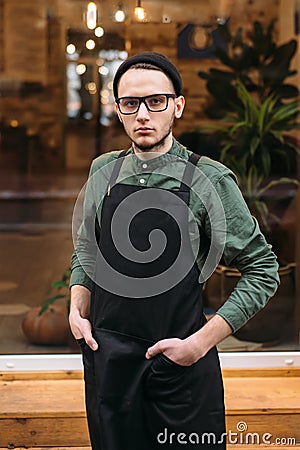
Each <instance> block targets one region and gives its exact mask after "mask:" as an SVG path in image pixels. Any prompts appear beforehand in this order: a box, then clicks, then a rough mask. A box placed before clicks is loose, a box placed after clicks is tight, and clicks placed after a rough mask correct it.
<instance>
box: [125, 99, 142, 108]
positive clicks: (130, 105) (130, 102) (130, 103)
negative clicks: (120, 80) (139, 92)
mask: <svg viewBox="0 0 300 450" xmlns="http://www.w3.org/2000/svg"><path fill="white" fill-rule="evenodd" d="M138 103H139V102H138V100H132V99H131V100H125V101H124V102H123V105H124V106H126V107H127V108H135V107H136V106H137V105H138Z"/></svg>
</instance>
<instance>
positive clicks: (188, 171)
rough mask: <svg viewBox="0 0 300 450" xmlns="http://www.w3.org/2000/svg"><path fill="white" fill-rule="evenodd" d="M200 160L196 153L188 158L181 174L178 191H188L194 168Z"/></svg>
mask: <svg viewBox="0 0 300 450" xmlns="http://www.w3.org/2000/svg"><path fill="white" fill-rule="evenodd" d="M200 158H201V156H200V155H197V154H196V153H192V154H191V156H190V157H189V159H188V162H187V164H186V166H185V169H184V172H183V177H182V180H181V185H180V191H186V192H187V191H189V190H190V187H191V184H192V179H193V175H194V173H195V169H196V166H197V164H198V161H199V160H200Z"/></svg>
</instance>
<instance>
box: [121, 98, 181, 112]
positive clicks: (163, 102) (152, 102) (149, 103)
mask: <svg viewBox="0 0 300 450" xmlns="http://www.w3.org/2000/svg"><path fill="white" fill-rule="evenodd" d="M176 97H177V95H175V94H154V95H146V96H145V97H120V98H117V99H116V103H117V105H118V107H119V111H120V113H121V114H127V115H128V114H135V113H137V112H138V110H139V108H140V106H141V103H144V105H145V106H146V108H147V110H148V111H150V112H161V111H165V110H166V109H167V107H168V104H169V98H176Z"/></svg>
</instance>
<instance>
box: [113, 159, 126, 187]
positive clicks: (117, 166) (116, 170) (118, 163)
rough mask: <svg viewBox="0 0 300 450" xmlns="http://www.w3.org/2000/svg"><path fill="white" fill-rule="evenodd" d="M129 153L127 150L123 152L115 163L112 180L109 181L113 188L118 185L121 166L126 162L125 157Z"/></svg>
mask: <svg viewBox="0 0 300 450" xmlns="http://www.w3.org/2000/svg"><path fill="white" fill-rule="evenodd" d="M126 153H127V150H123V151H122V152H121V153H120V154H119V155H118V158H117V160H116V162H115V165H114V168H113V170H112V173H111V176H110V180H109V186H110V187H112V186H114V185H115V184H116V181H117V178H118V175H119V172H120V169H121V166H122V164H123V161H124V157H125V155H126Z"/></svg>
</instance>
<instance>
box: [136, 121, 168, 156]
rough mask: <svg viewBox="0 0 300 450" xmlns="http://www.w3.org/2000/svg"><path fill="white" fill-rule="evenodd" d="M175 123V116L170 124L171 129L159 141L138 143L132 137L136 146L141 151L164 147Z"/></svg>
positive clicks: (156, 149) (153, 150)
mask: <svg viewBox="0 0 300 450" xmlns="http://www.w3.org/2000/svg"><path fill="white" fill-rule="evenodd" d="M173 123H174V117H173V118H172V121H171V123H170V125H169V129H168V131H167V132H166V133H165V134H164V136H163V137H162V138H161V139H160V140H159V141H157V142H153V143H152V144H150V143H149V144H147V143H145V144H138V143H137V142H136V141H134V140H133V139H131V141H132V143H133V145H134V147H135V148H136V149H137V150H139V151H141V152H145V153H146V152H151V151H152V152H155V151H156V152H158V151H159V150H160V149H161V148H163V147H164V145H165V142H166V140H167V138H168V137H169V136H170V134H171V133H172V128H173Z"/></svg>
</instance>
